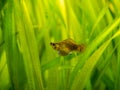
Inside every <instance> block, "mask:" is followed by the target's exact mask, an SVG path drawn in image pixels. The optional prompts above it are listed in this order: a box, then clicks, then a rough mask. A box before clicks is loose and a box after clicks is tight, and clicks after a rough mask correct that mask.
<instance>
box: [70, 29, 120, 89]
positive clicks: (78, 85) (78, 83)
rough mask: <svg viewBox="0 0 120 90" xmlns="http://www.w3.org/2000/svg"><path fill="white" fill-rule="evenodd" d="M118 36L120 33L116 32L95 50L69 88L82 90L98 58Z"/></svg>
mask: <svg viewBox="0 0 120 90" xmlns="http://www.w3.org/2000/svg"><path fill="white" fill-rule="evenodd" d="M118 35H120V31H118V32H116V34H115V35H114V36H113V37H112V38H110V39H109V40H108V41H106V42H105V43H104V44H103V45H101V46H100V48H99V49H97V50H96V51H95V52H94V53H93V54H92V55H91V57H90V58H89V59H88V60H87V61H86V62H85V64H84V66H83V68H82V69H81V70H80V74H77V75H76V77H75V80H74V83H73V85H72V88H71V89H72V90H83V89H84V88H85V85H86V83H87V81H88V79H89V78H90V76H91V72H92V70H93V69H94V67H95V65H96V63H97V62H98V60H99V58H100V56H101V55H102V54H103V52H104V50H105V49H106V48H107V46H108V45H109V43H110V42H111V40H112V39H114V38H115V37H117V36H118Z"/></svg>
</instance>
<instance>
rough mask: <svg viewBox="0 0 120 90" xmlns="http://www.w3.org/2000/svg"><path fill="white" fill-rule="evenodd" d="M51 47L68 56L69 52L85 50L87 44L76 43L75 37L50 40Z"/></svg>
mask: <svg viewBox="0 0 120 90" xmlns="http://www.w3.org/2000/svg"><path fill="white" fill-rule="evenodd" d="M50 45H51V47H52V48H53V49H54V50H56V51H58V53H59V55H61V56H66V55H68V54H69V53H71V52H73V51H75V52H83V51H84V50H85V47H86V46H85V44H76V42H75V41H74V40H73V39H65V40H63V41H60V42H50Z"/></svg>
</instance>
